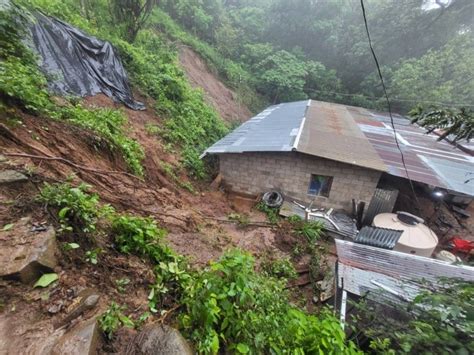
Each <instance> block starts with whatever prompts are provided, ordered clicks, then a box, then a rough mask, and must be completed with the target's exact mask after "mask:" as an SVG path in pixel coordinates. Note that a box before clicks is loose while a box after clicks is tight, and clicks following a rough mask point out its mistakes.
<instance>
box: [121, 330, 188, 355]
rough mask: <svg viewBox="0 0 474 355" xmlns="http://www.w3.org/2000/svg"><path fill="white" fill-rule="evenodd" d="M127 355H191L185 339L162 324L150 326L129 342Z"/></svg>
mask: <svg viewBox="0 0 474 355" xmlns="http://www.w3.org/2000/svg"><path fill="white" fill-rule="evenodd" d="M126 354H127V355H152V354H156V355H192V354H193V351H192V349H191V346H190V345H189V344H188V342H187V341H186V339H184V337H183V336H182V335H181V333H180V332H179V331H177V330H176V329H174V328H172V327H169V326H167V325H162V324H150V325H148V326H146V327H144V328H143V330H142V331H141V332H140V333H138V334H137V335H136V336H135V338H134V339H133V340H132V341H131V343H130V344H129V346H128V348H127V352H126Z"/></svg>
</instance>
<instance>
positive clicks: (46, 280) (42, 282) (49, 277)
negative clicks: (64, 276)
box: [33, 273, 59, 287]
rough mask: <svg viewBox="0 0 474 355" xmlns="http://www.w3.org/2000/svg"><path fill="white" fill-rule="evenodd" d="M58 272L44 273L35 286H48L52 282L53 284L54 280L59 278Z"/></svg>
mask: <svg viewBox="0 0 474 355" xmlns="http://www.w3.org/2000/svg"><path fill="white" fill-rule="evenodd" d="M58 278H59V277H58V274H56V273H51V274H44V275H43V276H41V277H40V278H39V280H38V281H36V283H35V285H34V286H33V287H47V286H49V285H50V284H52V283H53V282H54V281H56V280H57V279H58Z"/></svg>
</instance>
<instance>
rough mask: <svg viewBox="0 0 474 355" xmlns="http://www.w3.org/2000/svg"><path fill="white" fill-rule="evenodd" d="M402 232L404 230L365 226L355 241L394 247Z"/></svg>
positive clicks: (386, 247)
mask: <svg viewBox="0 0 474 355" xmlns="http://www.w3.org/2000/svg"><path fill="white" fill-rule="evenodd" d="M402 234H403V231H399V230H394V229H388V228H380V227H371V226H365V227H363V228H362V229H361V230H360V232H359V234H357V236H356V237H355V239H354V242H355V243H359V244H365V245H371V246H373V247H378V248H384V249H393V248H394V247H395V245H396V244H397V242H398V240H399V239H400V237H401V235H402Z"/></svg>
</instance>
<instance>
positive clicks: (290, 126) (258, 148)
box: [204, 100, 308, 154]
mask: <svg viewBox="0 0 474 355" xmlns="http://www.w3.org/2000/svg"><path fill="white" fill-rule="evenodd" d="M307 105H308V101H307V100H305V101H297V102H290V103H285V104H280V105H275V106H270V107H268V108H267V109H266V110H264V111H262V112H261V113H259V114H258V115H257V116H255V117H253V118H251V119H250V120H248V121H246V122H244V123H243V124H242V125H241V126H240V127H238V128H237V129H235V130H234V131H233V132H231V133H229V134H228V135H227V136H225V137H224V138H222V139H221V140H220V141H218V142H217V143H215V144H214V145H212V146H211V147H210V148H208V149H207V150H206V151H205V152H204V154H207V153H209V154H216V153H217V154H218V153H243V152H281V151H291V150H292V149H293V145H294V142H295V140H296V137H297V135H298V132H299V131H300V126H301V123H302V121H303V118H304V115H305V112H306V108H307Z"/></svg>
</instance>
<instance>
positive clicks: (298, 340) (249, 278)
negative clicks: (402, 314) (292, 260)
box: [181, 250, 357, 354]
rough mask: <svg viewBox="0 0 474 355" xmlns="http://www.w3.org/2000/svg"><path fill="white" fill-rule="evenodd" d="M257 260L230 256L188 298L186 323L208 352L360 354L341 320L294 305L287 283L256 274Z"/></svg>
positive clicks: (211, 269) (200, 279) (183, 321)
mask: <svg viewBox="0 0 474 355" xmlns="http://www.w3.org/2000/svg"><path fill="white" fill-rule="evenodd" d="M253 267H254V260H253V258H252V257H251V256H250V255H249V254H247V253H244V252H242V251H239V250H233V251H230V252H227V253H226V254H225V255H224V256H223V257H222V258H221V259H220V261H219V262H216V263H211V266H210V267H209V268H208V269H206V270H204V271H203V272H202V273H200V274H199V275H198V276H196V278H195V280H194V281H193V283H192V284H191V285H190V286H189V287H188V288H187V289H186V294H185V297H184V299H183V302H184V304H185V305H186V314H185V315H183V316H182V317H181V324H182V326H183V327H184V329H185V331H187V332H188V334H189V336H190V337H191V338H192V339H193V340H194V341H195V342H196V344H197V351H198V352H202V353H206V354H217V353H218V352H235V353H248V352H249V353H257V354H259V353H277V354H278V353H286V352H291V353H295V354H304V353H324V354H354V353H357V352H356V350H355V346H354V344H352V343H351V342H349V343H346V341H345V336H344V332H343V331H342V329H341V327H340V324H339V322H338V320H337V319H336V318H335V317H334V316H333V315H331V314H330V313H329V312H327V311H323V312H322V313H321V314H320V315H319V316H318V317H316V316H311V315H308V314H306V313H304V312H302V311H300V310H299V309H297V308H296V307H293V306H291V305H290V303H289V300H288V298H287V294H286V293H285V290H284V284H283V282H280V281H277V280H275V279H273V278H268V277H265V276H262V275H259V274H257V273H255V271H254V269H253Z"/></svg>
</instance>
